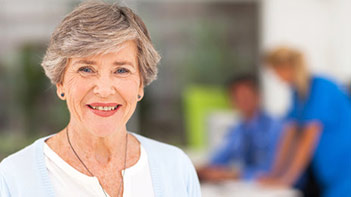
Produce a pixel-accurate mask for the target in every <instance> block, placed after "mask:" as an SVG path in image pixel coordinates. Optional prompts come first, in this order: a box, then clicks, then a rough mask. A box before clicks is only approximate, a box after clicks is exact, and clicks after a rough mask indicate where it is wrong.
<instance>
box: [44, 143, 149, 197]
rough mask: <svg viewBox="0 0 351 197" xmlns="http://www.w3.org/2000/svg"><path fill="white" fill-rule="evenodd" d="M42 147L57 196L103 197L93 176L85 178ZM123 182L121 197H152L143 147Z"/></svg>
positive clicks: (46, 147)
mask: <svg viewBox="0 0 351 197" xmlns="http://www.w3.org/2000/svg"><path fill="white" fill-rule="evenodd" d="M44 144H45V145H44V155H45V164H46V167H47V169H48V171H49V177H50V179H51V181H52V183H53V185H54V189H55V191H56V194H57V197H70V196H86V197H90V196H91V197H93V196H94V197H105V194H104V192H103V191H102V188H101V186H100V184H99V181H98V179H97V178H96V177H91V176H87V175H85V174H83V173H81V172H79V171H78V170H76V169H74V168H73V167H72V166H70V165H69V164H68V163H66V162H65V161H64V160H63V159H62V158H61V157H60V156H59V155H57V154H56V153H55V152H54V151H53V150H52V149H51V148H50V147H49V146H48V145H47V144H46V143H44ZM122 174H123V173H122ZM123 182H124V184H123V185H124V187H123V189H124V192H123V197H139V196H143V197H154V191H153V187H152V179H151V174H150V168H149V162H148V158H147V153H146V151H145V149H144V148H143V146H142V145H140V158H139V160H138V161H137V163H136V164H135V165H133V166H131V167H129V168H127V169H126V170H125V173H124V176H123ZM106 194H107V193H106ZM107 196H109V195H108V194H107Z"/></svg>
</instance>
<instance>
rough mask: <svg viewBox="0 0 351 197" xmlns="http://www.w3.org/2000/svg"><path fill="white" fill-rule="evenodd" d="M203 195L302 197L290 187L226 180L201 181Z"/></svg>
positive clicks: (213, 196)
mask: <svg viewBox="0 0 351 197" xmlns="http://www.w3.org/2000/svg"><path fill="white" fill-rule="evenodd" d="M201 191H202V196H203V197H241V196H242V197H301V196H302V195H301V193H300V192H299V191H298V190H294V189H290V188H268V187H263V186H260V185H258V184H255V183H253V182H243V181H226V182H221V183H216V184H214V183H201Z"/></svg>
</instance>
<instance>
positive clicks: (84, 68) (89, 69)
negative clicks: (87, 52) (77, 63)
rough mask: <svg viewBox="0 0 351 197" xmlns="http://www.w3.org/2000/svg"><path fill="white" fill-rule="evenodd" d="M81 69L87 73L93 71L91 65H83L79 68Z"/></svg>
mask: <svg viewBox="0 0 351 197" xmlns="http://www.w3.org/2000/svg"><path fill="white" fill-rule="evenodd" d="M79 71H82V72H85V73H92V72H93V70H92V69H91V68H89V67H81V68H79Z"/></svg>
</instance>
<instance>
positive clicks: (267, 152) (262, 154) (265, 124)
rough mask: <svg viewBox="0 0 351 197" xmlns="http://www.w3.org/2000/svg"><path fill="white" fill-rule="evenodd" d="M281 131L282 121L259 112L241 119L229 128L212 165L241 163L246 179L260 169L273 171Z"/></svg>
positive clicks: (251, 177)
mask: <svg viewBox="0 0 351 197" xmlns="http://www.w3.org/2000/svg"><path fill="white" fill-rule="evenodd" d="M281 131H282V121H278V120H276V119H273V118H272V117H270V116H268V115H267V114H266V113H264V112H259V113H257V114H256V115H255V116H254V117H253V118H252V119H251V120H250V121H249V122H242V121H241V122H240V123H239V124H238V125H237V126H235V127H232V128H231V129H230V130H229V132H228V134H227V135H226V137H225V139H224V143H223V144H222V146H221V147H220V148H219V150H218V151H217V152H216V153H215V154H214V155H213V157H212V159H211V165H213V166H230V165H231V164H232V163H235V164H238V163H239V164H240V165H241V166H242V178H244V179H253V178H255V176H256V175H257V173H258V172H262V171H265V172H266V171H269V170H270V168H271V165H272V160H273V158H274V154H275V150H276V145H277V141H278V138H279V137H280V134H281Z"/></svg>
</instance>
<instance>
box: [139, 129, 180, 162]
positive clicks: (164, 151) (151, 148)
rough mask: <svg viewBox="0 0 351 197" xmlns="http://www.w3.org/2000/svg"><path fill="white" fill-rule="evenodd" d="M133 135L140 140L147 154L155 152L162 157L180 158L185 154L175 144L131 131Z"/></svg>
mask: <svg viewBox="0 0 351 197" xmlns="http://www.w3.org/2000/svg"><path fill="white" fill-rule="evenodd" d="M133 135H134V136H135V137H136V138H137V139H138V140H139V141H140V143H141V144H142V145H143V147H144V148H145V149H146V151H147V152H148V154H149V153H153V152H157V154H158V155H159V156H160V157H162V158H182V157H184V156H186V155H185V153H184V152H183V151H182V150H181V149H180V148H178V147H176V146H173V145H170V144H166V143H163V142H159V141H156V140H153V139H150V138H147V137H144V136H141V135H138V134H135V133H133Z"/></svg>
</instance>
